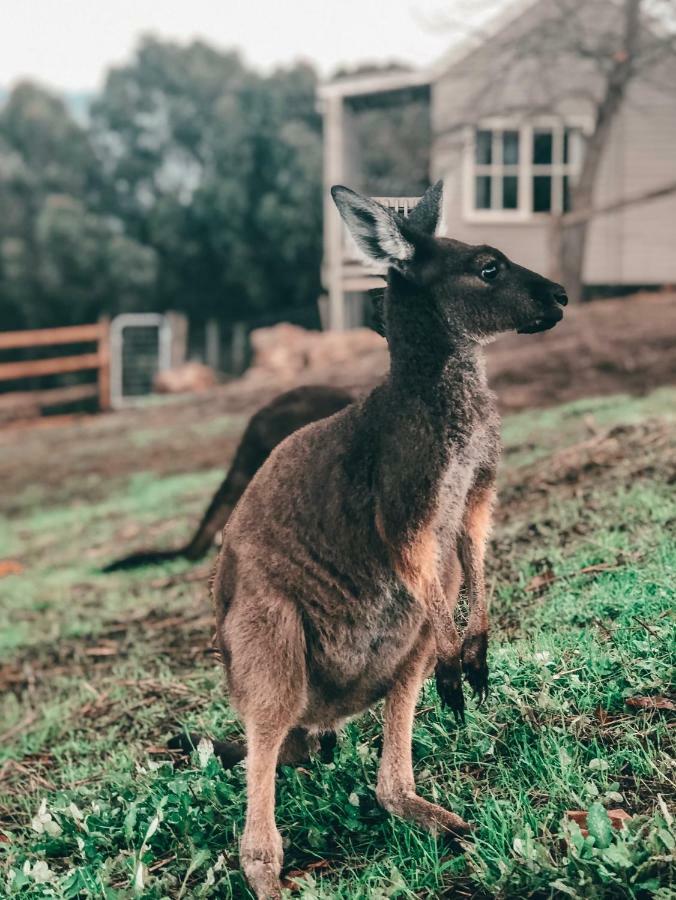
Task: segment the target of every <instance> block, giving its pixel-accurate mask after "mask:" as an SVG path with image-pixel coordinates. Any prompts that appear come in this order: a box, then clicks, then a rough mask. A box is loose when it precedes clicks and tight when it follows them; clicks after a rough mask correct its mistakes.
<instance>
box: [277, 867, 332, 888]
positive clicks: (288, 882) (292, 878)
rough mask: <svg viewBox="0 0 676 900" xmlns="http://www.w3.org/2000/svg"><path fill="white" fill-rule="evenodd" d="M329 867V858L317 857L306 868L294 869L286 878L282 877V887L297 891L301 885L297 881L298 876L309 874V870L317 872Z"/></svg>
mask: <svg viewBox="0 0 676 900" xmlns="http://www.w3.org/2000/svg"><path fill="white" fill-rule="evenodd" d="M329 867H330V863H329V862H328V860H326V859H317V860H315V861H314V862H311V863H308V865H307V866H305V868H304V869H292V870H291V871H290V872H288V873H287V874H286V877H285V878H282V887H283V888H286V889H287V890H290V891H294V890H295V891H297V890H298V888H299V887H300V885H299V884H298V883H297V882H296V879H297V878H303V876H305V875H307V874H308V873H309V872H315V871H316V870H317V869H328V868H329Z"/></svg>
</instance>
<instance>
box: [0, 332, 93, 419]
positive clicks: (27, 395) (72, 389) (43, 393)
mask: <svg viewBox="0 0 676 900" xmlns="http://www.w3.org/2000/svg"><path fill="white" fill-rule="evenodd" d="M90 342H91V343H95V344H96V350H95V351H93V352H91V353H80V354H76V355H70V356H55V357H50V358H48V359H31V360H20V361H18V362H3V363H0V382H3V381H18V380H21V379H23V378H33V377H36V376H41V375H65V374H66V373H70V372H85V371H92V370H96V371H97V380H96V382H95V383H93V384H73V385H67V386H65V387H55V388H48V389H39V390H28V391H10V392H7V393H5V394H0V397H2V398H3V400H4V399H8V400H9V401H10V402H11V399H12V398H16V400H17V401H20V400H21V399H22V398H23V399H26V400H30V402H31V403H34V404H35V405H36V406H39V407H40V408H41V409H42V408H43V407H49V406H57V405H58V406H60V405H62V404H67V403H74V402H76V401H79V400H85V399H90V398H94V397H96V398H98V401H99V409H102V410H104V409H108V407H109V405H110V346H109V345H110V341H109V323H108V319H101V320H100V321H99V322H97V323H94V324H92V325H71V326H69V327H67V328H40V329H36V330H32V331H6V332H0V350H15V349H18V348H32V349H34V348H36V347H56V346H59V345H64V346H65V345H68V344H85V343H90Z"/></svg>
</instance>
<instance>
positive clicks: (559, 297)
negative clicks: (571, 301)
mask: <svg viewBox="0 0 676 900" xmlns="http://www.w3.org/2000/svg"><path fill="white" fill-rule="evenodd" d="M554 299H555V300H556V302H557V303H558V304H560V305H561V306H568V294H567V293H566V291H565V288H562V287H557V288H555V289H554Z"/></svg>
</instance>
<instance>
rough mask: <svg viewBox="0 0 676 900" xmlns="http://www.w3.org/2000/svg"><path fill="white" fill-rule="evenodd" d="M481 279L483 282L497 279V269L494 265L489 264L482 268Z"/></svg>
mask: <svg viewBox="0 0 676 900" xmlns="http://www.w3.org/2000/svg"><path fill="white" fill-rule="evenodd" d="M481 277H482V278H483V280H484V281H493V280H494V279H495V278H497V277H498V267H497V266H496V265H495V263H489V265H487V266H484V267H483V269H482V270H481Z"/></svg>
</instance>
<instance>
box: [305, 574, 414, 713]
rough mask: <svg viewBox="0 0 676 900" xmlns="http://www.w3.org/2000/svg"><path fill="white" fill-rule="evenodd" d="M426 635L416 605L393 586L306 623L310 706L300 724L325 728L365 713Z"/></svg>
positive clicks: (410, 598)
mask: <svg viewBox="0 0 676 900" xmlns="http://www.w3.org/2000/svg"><path fill="white" fill-rule="evenodd" d="M306 621H307V620H306ZM428 631H429V626H428V620H427V616H426V615H425V613H424V611H423V609H422V608H421V607H420V604H419V603H418V602H417V601H416V600H415V599H414V598H413V597H411V595H410V594H409V593H408V592H407V591H406V589H405V588H404V587H403V586H401V585H398V584H397V583H392V584H389V585H387V586H384V587H382V588H381V589H380V590H379V591H378V592H377V594H375V595H374V596H373V597H371V598H369V599H368V600H367V601H365V602H359V603H357V604H355V607H354V608H349V607H348V608H345V609H343V610H342V614H341V615H338V616H332V617H331V621H330V622H327V621H324V622H315V621H312V620H310V621H309V622H307V624H306V626H305V632H306V642H307V661H308V701H309V702H308V706H307V710H306V713H305V715H304V716H303V724H304V725H306V726H309V727H312V726H315V727H330V725H331V724H333V723H334V722H335V721H337V720H339V719H343V718H346V717H349V716H352V715H356V714H357V713H359V712H362V711H363V710H365V709H368V708H369V707H370V706H372V705H373V704H374V703H376V702H377V701H378V700H380V699H381V698H382V697H384V696H385V695H386V694H387V693H388V692H389V690H390V689H391V687H392V686H393V684H394V683H395V682H396V680H397V678H398V677H399V676H400V674H401V670H402V668H403V666H405V664H406V662H407V660H408V659H409V657H410V656H411V653H412V652H413V651H414V649H415V648H416V647H417V646H418V644H419V642H420V640H421V639H423V638H425V637H426V636H427V634H428Z"/></svg>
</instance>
